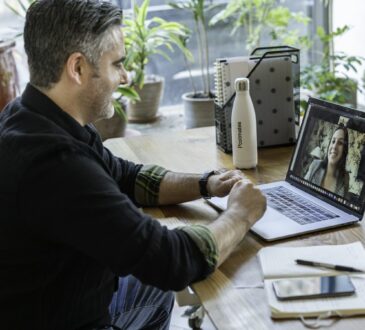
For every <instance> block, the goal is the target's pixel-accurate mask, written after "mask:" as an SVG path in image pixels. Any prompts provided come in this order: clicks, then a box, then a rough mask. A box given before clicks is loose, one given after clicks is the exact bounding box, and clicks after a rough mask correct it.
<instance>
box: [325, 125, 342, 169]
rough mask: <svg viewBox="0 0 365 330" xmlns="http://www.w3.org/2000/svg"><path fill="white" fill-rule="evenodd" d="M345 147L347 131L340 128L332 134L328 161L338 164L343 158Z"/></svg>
mask: <svg viewBox="0 0 365 330" xmlns="http://www.w3.org/2000/svg"><path fill="white" fill-rule="evenodd" d="M344 147H345V132H344V131H343V130H342V129H338V130H337V131H335V133H334V134H333V135H332V139H331V141H330V145H329V148H328V153H327V157H328V163H329V164H331V165H337V164H338V162H339V161H340V159H341V158H342V155H343V152H344Z"/></svg>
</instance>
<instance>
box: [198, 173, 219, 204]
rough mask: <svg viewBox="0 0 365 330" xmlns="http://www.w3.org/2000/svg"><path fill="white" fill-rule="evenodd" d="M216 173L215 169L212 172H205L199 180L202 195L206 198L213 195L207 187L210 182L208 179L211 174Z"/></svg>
mask: <svg viewBox="0 0 365 330" xmlns="http://www.w3.org/2000/svg"><path fill="white" fill-rule="evenodd" d="M214 174H216V172H215V171H210V172H205V173H204V174H203V175H202V176H201V178H200V180H199V189H200V195H201V196H202V197H203V198H205V199H209V198H211V197H212V196H210V194H209V192H208V187H207V184H208V179H209V177H210V176H212V175H214Z"/></svg>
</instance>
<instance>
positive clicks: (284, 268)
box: [258, 242, 365, 279]
mask: <svg viewBox="0 0 365 330" xmlns="http://www.w3.org/2000/svg"><path fill="white" fill-rule="evenodd" d="M258 256H259V261H260V264H261V268H262V271H263V275H264V278H265V279H270V278H285V277H298V276H315V275H321V276H325V275H334V274H338V272H336V271H334V270H326V269H323V268H315V267H310V266H303V265H297V264H296V262H295V259H306V260H311V261H318V262H326V263H331V264H338V265H344V266H349V267H354V268H359V269H361V270H364V271H365V249H364V247H363V246H362V244H361V243H360V242H355V243H350V244H345V245H321V246H304V247H267V248H263V249H261V250H260V251H259V254H258Z"/></svg>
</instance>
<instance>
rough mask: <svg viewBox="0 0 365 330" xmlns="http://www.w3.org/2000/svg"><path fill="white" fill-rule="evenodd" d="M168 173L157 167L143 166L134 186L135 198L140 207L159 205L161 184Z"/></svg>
mask: <svg viewBox="0 0 365 330" xmlns="http://www.w3.org/2000/svg"><path fill="white" fill-rule="evenodd" d="M167 172H168V171H167V170H166V169H165V168H163V167H161V166H157V165H143V166H142V168H141V169H140V171H139V172H138V174H137V177H136V181H135V185H134V198H135V200H136V201H137V203H138V204H140V205H145V206H155V205H158V195H159V193H160V184H161V181H162V179H163V177H164V176H165V174H166V173H167Z"/></svg>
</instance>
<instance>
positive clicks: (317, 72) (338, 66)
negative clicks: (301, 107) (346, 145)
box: [301, 25, 363, 107]
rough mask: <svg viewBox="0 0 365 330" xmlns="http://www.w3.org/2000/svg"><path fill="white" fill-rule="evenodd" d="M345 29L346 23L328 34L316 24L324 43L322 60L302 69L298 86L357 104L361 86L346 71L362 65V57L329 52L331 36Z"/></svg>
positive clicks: (310, 91) (354, 105)
mask: <svg viewBox="0 0 365 330" xmlns="http://www.w3.org/2000/svg"><path fill="white" fill-rule="evenodd" d="M348 30H349V27H348V26H347V25H345V26H343V27H339V28H337V29H336V30H335V31H333V32H331V33H329V34H327V33H326V32H325V31H324V29H323V28H322V27H318V28H317V37H318V38H319V39H320V41H321V43H322V45H323V53H322V61H321V62H320V63H319V64H314V65H308V66H307V67H305V68H304V69H303V70H302V72H301V86H302V88H304V89H305V90H307V91H309V94H311V95H313V96H316V97H318V98H321V99H324V100H327V101H330V102H335V103H339V104H343V105H347V106H351V107H356V106H357V99H356V94H357V91H358V90H359V91H361V90H360V88H359V87H358V84H357V81H356V80H354V79H352V78H350V77H349V74H350V73H356V72H357V66H360V65H361V63H362V61H363V59H362V58H361V57H356V56H349V55H347V54H345V53H343V52H333V53H332V52H331V45H332V43H333V39H334V38H335V37H338V36H341V35H343V34H344V33H346V32H347V31H348ZM303 102H304V101H303Z"/></svg>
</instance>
